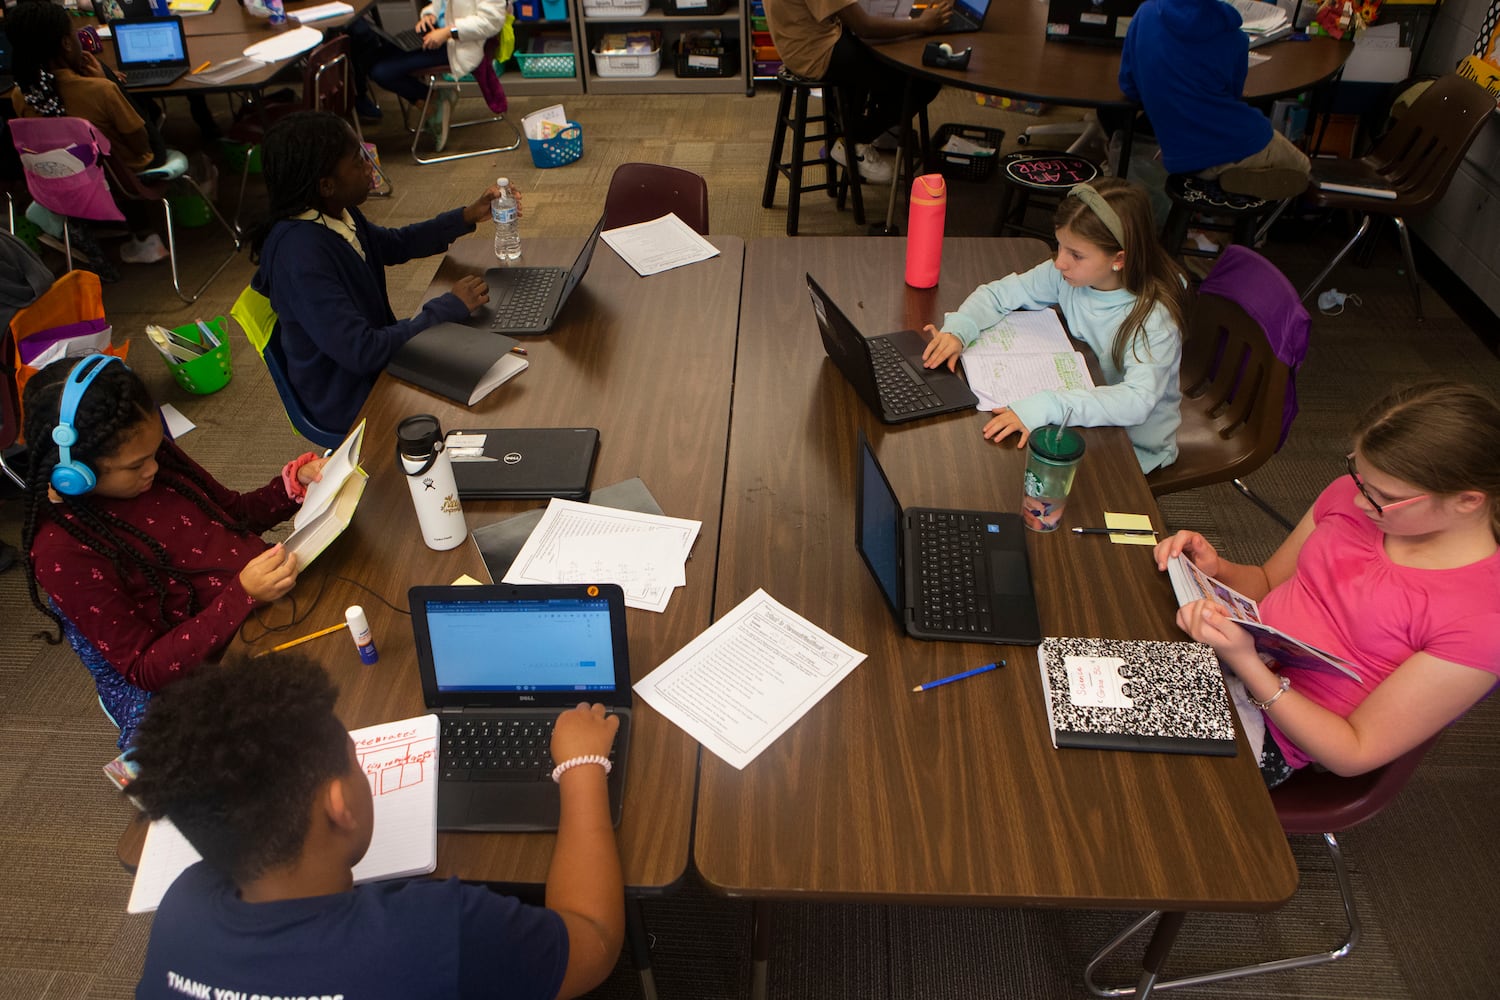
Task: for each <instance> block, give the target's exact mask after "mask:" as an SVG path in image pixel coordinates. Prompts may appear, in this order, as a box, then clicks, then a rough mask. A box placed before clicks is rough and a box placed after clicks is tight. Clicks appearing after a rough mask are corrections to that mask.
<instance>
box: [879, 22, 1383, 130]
mask: <svg viewBox="0 0 1500 1000" xmlns="http://www.w3.org/2000/svg"><path fill="white" fill-rule="evenodd" d="M1047 10H1048V7H1047V4H1046V3H1044V2H1043V3H1038V2H1037V0H995V2H994V3H993V4H992V5H991V7H990V11H989V15H988V17H986V18H985V24H984V28H983V29H982V30H981V31H978V32H974V33H971V34H962V35H943V36H941V38H940V40H942V41H946V42H948V43H949V44H950V45H952V46H953V48H954V50H955V51H962V50H963V49H964V48H966V47H968V46H973V48H974V54H973V55H972V56H971V57H970V59H969V67H968V69H966V70H942V69H932V68H930V67H927V66H923V65H922V49H923V48H924V47H926V45H927V43H928V42H930V41H932V40H933V37H930V36H913V37H907V38H899V39H895V40H892V41H889V42H880V43H877V44H874V45H871V46H870V47H871V49H872V50H873V51H874V52H875V54H876V55H877V56H878V57H880V58H881V59H884V60H885V61H887V62H889V63H892V64H894V65H896V66H899V67H900V68H901V69H903V70H904V71H906V72H908V73H912V74H914V75H916V76H920V77H925V78H927V79H930V80H935V81H937V82H938V83H943V84H947V85H948V86H951V87H961V88H963V89H965V90H977V91H980V92H982V93H988V94H999V95H1001V96H1004V97H1016V98H1021V99H1024V100H1032V101H1044V102H1047V103H1049V104H1064V105H1069V106H1073V107H1098V106H1100V105H1108V104H1126V103H1129V102H1127V101H1126V99H1125V95H1124V94H1122V93H1121V92H1120V84H1119V74H1120V49H1119V48H1118V47H1116V46H1112V45H1087V44H1081V43H1077V42H1049V41H1047ZM1353 49H1354V46H1353V43H1352V42H1340V41H1336V40H1334V39H1332V38H1321V37H1320V38H1312V39H1309V40H1307V41H1304V42H1293V41H1287V40H1285V39H1283V40H1282V41H1279V42H1272V43H1270V44H1269V45H1265V46H1262V47H1261V48H1258V49H1256V50H1255V51H1257V52H1259V53H1261V54H1262V55H1268V56H1270V57H1271V59H1270V61H1269V62H1265V63H1261V64H1260V65H1258V66H1252V67H1250V72H1249V75H1248V76H1247V77H1246V79H1245V98H1246V99H1247V100H1260V99H1264V98H1269V97H1277V96H1281V95H1283V94H1292V93H1297V92H1299V91H1302V90H1306V89H1307V88H1309V87H1311V86H1313V85H1314V84H1317V83H1321V82H1322V81H1323V80H1326V79H1328V78H1329V77H1330V76H1332V75H1333V74H1334V73H1336V72H1338V70H1339V68H1340V67H1341V66H1343V65H1344V61H1345V60H1346V59H1348V58H1349V54H1350V52H1352V51H1353Z"/></svg>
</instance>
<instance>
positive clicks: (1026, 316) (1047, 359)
mask: <svg viewBox="0 0 1500 1000" xmlns="http://www.w3.org/2000/svg"><path fill="white" fill-rule="evenodd" d="M962 357H963V365H964V376H965V377H966V378H967V379H968V381H969V388H970V389H972V390H973V391H974V395H975V396H977V397H979V406H978V409H981V410H985V411H989V410H993V409H995V408H996V407H999V406H1009V405H1010V404H1011V403H1015V402H1019V401H1020V400H1023V399H1025V398H1026V397H1027V396H1030V395H1033V394H1035V393H1038V392H1045V391H1048V390H1067V389H1092V388H1093V387H1094V380H1093V379H1092V378H1090V377H1089V367H1088V363H1087V362H1086V361H1084V358H1083V355H1082V354H1080V353H1079V352H1077V351H1075V350H1074V349H1073V342H1072V341H1070V340H1069V339H1068V334H1067V331H1065V330H1064V329H1063V326H1062V323H1061V322H1059V321H1058V318H1057V313H1055V312H1053V311H1052V310H1051V309H1028V310H1017V311H1015V312H1009V313H1006V314H1005V315H1004V316H1002V317H1001V318H1000V322H998V323H996V324H995V325H994V326H992V327H990V328H989V329H987V330H984V331H982V332H981V333H980V335H979V338H978V339H977V340H975V341H974V343H973V344H970V345H969V346H968V347H966V348H964V353H963V355H962Z"/></svg>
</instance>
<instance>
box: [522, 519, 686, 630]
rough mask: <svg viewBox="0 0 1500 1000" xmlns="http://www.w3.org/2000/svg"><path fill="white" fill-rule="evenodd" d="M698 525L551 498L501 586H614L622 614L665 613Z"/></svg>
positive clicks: (682, 577) (681, 578)
mask: <svg viewBox="0 0 1500 1000" xmlns="http://www.w3.org/2000/svg"><path fill="white" fill-rule="evenodd" d="M702 526H703V523H702V522H701V521H690V520H685V519H683V518H680V517H665V516H663V515H661V514H641V513H638V512H636V511H630V510H616V509H615V508H613V507H599V506H595V505H594V504H586V503H578V502H576V501H573V500H559V499H556V498H553V500H552V502H551V503H550V504H548V506H547V511H546V513H545V514H543V515H542V519H541V521H539V522H538V523H537V526H536V528H534V529H533V530H532V532H531V535H530V536H529V537H528V538H527V539H526V544H525V545H523V546H522V547H521V551H520V553H519V554H518V555H517V556H516V560H515V562H514V563H512V564H511V567H510V571H509V572H507V573H506V574H505V579H504V581H503V582H505V583H617V584H619V585H620V587H621V589H623V590H624V591H625V604H626V605H627V606H628V607H632V608H640V609H642V610H644V611H658V612H660V611H665V610H667V601H669V600H670V599H671V597H672V591H673V589H675V588H677V587H681V586H683V585H685V584H686V583H687V574H686V569H685V567H684V564H685V563H686V562H687V558H688V556H689V555H690V554H691V553H692V551H693V542H694V540H696V539H697V537H698V529H699V528H701V527H702Z"/></svg>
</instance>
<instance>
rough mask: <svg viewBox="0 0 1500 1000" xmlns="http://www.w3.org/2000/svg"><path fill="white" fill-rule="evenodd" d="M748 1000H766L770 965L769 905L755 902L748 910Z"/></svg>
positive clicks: (763, 901) (759, 901) (764, 902)
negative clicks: (749, 927)
mask: <svg viewBox="0 0 1500 1000" xmlns="http://www.w3.org/2000/svg"><path fill="white" fill-rule="evenodd" d="M750 926H751V929H750V1000H766V991H767V989H768V988H769V986H770V984H769V982H768V979H769V977H770V965H771V904H770V903H769V902H766V901H765V900H757V901H756V903H755V904H754V906H752V907H751V910H750Z"/></svg>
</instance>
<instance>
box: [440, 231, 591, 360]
mask: <svg viewBox="0 0 1500 1000" xmlns="http://www.w3.org/2000/svg"><path fill="white" fill-rule="evenodd" d="M603 229H604V217H603V216H602V215H601V216H600V217H599V221H598V222H596V223H594V231H593V232H592V233H590V234H589V238H588V239H586V240H584V241H583V247H582V249H580V250H579V251H578V259H577V260H575V261H573V266H572V267H571V268H563V267H492V268H490V269H489V270H488V271H486V272H484V281H485V284H487V285H489V287H490V300H489V302H487V303H485V304H484V305H482V306H480V307H479V309H478V310H477V311H476V312H475V313H474V314H473V315H472V316H470V317H469V318H468V319H467V320H465V322H466V323H467V324H468V325H469V326H475V327H478V328H480V329H481V330H493V331H494V332H495V333H546V332H547V331H548V330H550V329H552V324H553V323H555V322H557V317H558V316H559V315H560V314H561V313H562V309H563V306H565V305H567V302H568V296H569V295H572V294H573V289H575V288H577V287H578V283H579V282H580V281H582V280H583V276H584V274H585V273H587V272H588V269H589V261H591V260H593V259H594V248H595V247H596V246H598V245H599V233H600V232H601V231H602V230H603Z"/></svg>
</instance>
